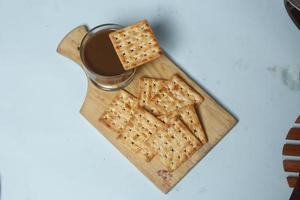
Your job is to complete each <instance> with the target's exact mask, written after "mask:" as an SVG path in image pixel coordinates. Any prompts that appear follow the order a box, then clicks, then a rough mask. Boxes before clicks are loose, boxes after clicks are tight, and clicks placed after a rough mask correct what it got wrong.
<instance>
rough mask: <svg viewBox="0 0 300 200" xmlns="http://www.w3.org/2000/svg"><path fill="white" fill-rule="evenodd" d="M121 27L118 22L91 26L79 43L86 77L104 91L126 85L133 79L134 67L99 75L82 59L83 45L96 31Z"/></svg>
mask: <svg viewBox="0 0 300 200" xmlns="http://www.w3.org/2000/svg"><path fill="white" fill-rule="evenodd" d="M120 28H122V26H121V25H118V24H103V25H99V26H96V27H95V28H92V29H91V30H89V31H88V32H87V34H86V35H85V36H84V37H83V39H82V41H81V45H80V49H79V51H80V58H81V61H82V64H83V66H82V67H83V69H84V71H85V73H86V75H87V77H88V78H89V79H90V80H91V81H92V82H93V83H94V84H95V85H96V86H97V87H98V88H100V89H102V90H106V91H115V90H119V89H121V88H124V87H126V86H127V85H128V84H129V83H130V82H131V81H132V79H133V77H134V74H135V69H131V70H126V71H124V72H123V73H121V74H119V75H113V76H106V75H101V74H98V73H96V72H94V71H93V70H92V69H91V68H90V67H89V66H88V64H87V63H86V62H85V59H84V50H85V45H86V43H87V41H88V40H89V39H90V38H91V37H92V36H93V35H94V34H95V33H97V32H99V31H103V30H107V29H109V30H117V29H120ZM102 67H111V66H102Z"/></svg>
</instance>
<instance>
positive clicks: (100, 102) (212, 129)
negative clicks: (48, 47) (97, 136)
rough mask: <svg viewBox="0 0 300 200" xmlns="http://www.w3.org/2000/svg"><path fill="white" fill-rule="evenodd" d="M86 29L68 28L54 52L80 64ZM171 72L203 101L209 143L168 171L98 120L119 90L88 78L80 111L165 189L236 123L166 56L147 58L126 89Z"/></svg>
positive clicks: (200, 110) (166, 76)
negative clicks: (143, 79) (145, 78)
mask: <svg viewBox="0 0 300 200" xmlns="http://www.w3.org/2000/svg"><path fill="white" fill-rule="evenodd" d="M86 33H87V29H86V27H85V26H79V27H77V28H75V29H73V30H72V31H71V32H69V33H68V34H67V35H66V36H65V38H64V39H63V40H62V41H61V42H60V44H59V45H58V48H57V52H58V53H60V54H62V55H64V56H66V57H68V58H70V59H72V60H73V61H75V62H76V63H78V64H79V65H82V63H81V60H80V55H79V47H80V42H81V40H82V38H83V36H84V35H85V34H86ZM173 74H179V75H180V76H181V77H182V78H184V79H185V81H186V82H187V83H188V84H190V85H191V86H193V87H194V89H195V90H196V91H198V92H199V93H200V94H201V95H202V96H203V97H204V102H203V103H202V104H201V105H200V106H199V107H198V114H199V115H200V116H201V120H202V123H203V126H204V129H205V131H206V134H207V137H208V143H207V144H205V145H204V146H203V147H202V148H200V149H199V150H198V151H197V152H196V153H194V154H193V156H192V157H190V158H189V159H188V160H187V161H186V162H184V163H183V164H182V165H181V166H180V167H179V168H178V169H176V170H175V171H174V172H168V171H167V170H166V169H165V168H164V166H163V165H162V164H161V163H160V161H159V160H158V158H157V156H155V157H154V159H152V161H151V162H145V161H144V159H143V158H142V157H140V156H139V155H137V154H135V153H132V152H131V151H130V150H128V149H127V148H126V147H125V146H124V145H123V144H122V143H121V142H119V140H117V139H116V137H115V136H116V134H115V133H114V132H113V131H112V130H110V129H108V128H107V127H106V126H105V125H103V124H102V123H100V122H99V121H98V119H99V117H100V116H101V114H102V113H103V112H104V111H105V110H106V109H107V108H108V106H109V104H110V103H111V101H112V99H113V98H114V97H115V95H116V94H117V93H118V92H106V91H102V90H100V89H98V88H97V87H95V86H94V85H93V83H92V82H91V81H88V89H87V94H86V98H85V101H84V103H83V105H82V107H81V110H80V113H81V114H82V115H83V116H84V117H85V118H86V119H87V120H88V121H89V122H90V123H91V124H92V125H93V126H94V127H95V128H96V129H98V131H99V132H100V133H102V134H103V135H104V136H105V137H106V138H107V139H108V140H109V141H110V142H111V143H112V144H113V145H114V146H115V147H116V148H117V149H118V150H119V151H120V152H121V153H122V154H123V155H124V156H126V157H127V158H128V160H130V161H131V162H132V163H133V164H134V165H135V166H136V167H137V168H138V169H139V170H140V171H141V172H142V173H143V174H144V175H145V176H146V177H148V178H149V179H150V180H151V181H152V182H153V183H154V184H155V185H156V186H157V187H158V188H159V189H160V190H161V191H162V192H164V193H167V192H168V191H169V190H170V189H171V188H172V187H173V186H174V185H175V184H176V183H177V182H178V181H179V180H180V179H181V178H182V177H183V176H184V175H185V174H186V173H187V172H188V171H189V170H190V169H191V168H192V167H193V166H194V165H195V164H196V163H198V162H199V161H200V160H201V159H202V158H203V157H204V156H205V155H206V154H207V153H208V152H209V150H210V149H212V148H213V146H214V145H216V144H217V143H218V142H219V141H220V140H221V139H222V138H223V137H224V136H225V135H226V133H227V132H228V131H229V130H230V129H231V128H232V127H233V126H234V125H235V124H236V122H237V120H236V119H235V118H234V117H233V116H232V115H231V114H230V113H229V112H228V111H226V110H225V109H224V108H223V107H222V106H220V105H219V104H218V103H217V102H216V101H215V100H214V99H213V98H212V97H210V96H209V95H208V94H207V93H206V92H205V91H204V90H203V89H202V88H201V87H200V86H199V85H197V84H196V83H195V82H194V81H193V80H191V78H189V77H188V76H187V75H186V74H185V73H184V72H183V71H182V70H181V69H180V68H179V67H178V66H176V65H175V64H174V63H173V62H172V61H171V60H170V59H169V58H168V57H167V56H162V57H160V58H159V59H157V60H155V61H152V62H149V63H147V64H145V65H144V66H142V67H139V68H138V69H137V71H136V74H135V78H134V80H133V81H132V82H131V83H130V84H129V85H128V86H127V87H126V88H125V90H127V91H129V92H130V93H132V94H134V95H136V96H137V93H138V79H139V77H141V76H148V77H153V78H164V79H169V78H170V77H171V76H172V75H173Z"/></svg>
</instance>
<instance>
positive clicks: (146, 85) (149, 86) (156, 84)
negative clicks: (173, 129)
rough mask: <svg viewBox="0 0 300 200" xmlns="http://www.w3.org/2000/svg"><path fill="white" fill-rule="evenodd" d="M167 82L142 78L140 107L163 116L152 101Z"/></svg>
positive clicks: (140, 81) (140, 83) (140, 82)
mask: <svg viewBox="0 0 300 200" xmlns="http://www.w3.org/2000/svg"><path fill="white" fill-rule="evenodd" d="M166 82H167V81H166V80H162V79H154V78H146V77H141V78H140V80H139V105H140V106H141V107H143V108H145V109H146V110H147V111H149V112H151V113H152V114H154V115H156V116H157V115H161V112H160V111H159V109H158V108H157V107H156V106H155V105H154V104H153V103H152V102H151V101H150V100H151V98H152V97H154V96H155V95H156V94H157V93H158V92H159V90H160V89H161V88H162V87H163V86H164V85H165V83H166Z"/></svg>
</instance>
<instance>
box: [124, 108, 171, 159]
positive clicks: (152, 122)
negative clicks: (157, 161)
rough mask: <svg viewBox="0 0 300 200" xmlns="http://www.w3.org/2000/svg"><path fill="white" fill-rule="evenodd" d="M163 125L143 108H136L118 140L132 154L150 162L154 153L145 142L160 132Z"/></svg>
mask: <svg viewBox="0 0 300 200" xmlns="http://www.w3.org/2000/svg"><path fill="white" fill-rule="evenodd" d="M163 127H165V124H164V123H163V122H161V121H160V120H159V119H157V118H156V117H155V116H153V115H152V114H151V113H149V112H147V111H146V110H145V109H143V108H139V107H138V108H136V111H135V114H134V116H133V118H131V120H130V122H129V123H128V124H127V126H126V127H125V129H124V131H123V133H122V134H121V137H120V139H122V141H123V143H124V144H125V145H126V146H127V147H129V148H130V149H131V150H132V151H134V152H139V151H141V153H142V154H143V156H144V158H145V160H146V161H147V162H148V161H150V160H151V159H152V158H153V157H154V156H155V154H156V152H155V151H154V150H153V149H152V148H151V146H149V145H148V144H147V141H148V140H149V139H150V138H151V137H153V135H156V134H157V133H158V131H159V130H162V129H163Z"/></svg>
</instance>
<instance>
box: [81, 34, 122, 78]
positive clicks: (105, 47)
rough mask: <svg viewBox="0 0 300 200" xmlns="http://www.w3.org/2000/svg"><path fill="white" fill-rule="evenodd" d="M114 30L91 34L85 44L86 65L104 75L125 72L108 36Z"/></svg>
mask: <svg viewBox="0 0 300 200" xmlns="http://www.w3.org/2000/svg"><path fill="white" fill-rule="evenodd" d="M113 31H114V30H113V29H106V30H101V31H98V32H96V33H94V34H93V35H91V36H90V37H89V38H88V40H87V41H86V42H85V44H84V46H83V52H82V53H83V60H82V61H83V63H84V65H85V66H86V67H87V68H88V69H89V70H91V71H93V72H95V73H96V74H99V75H102V76H114V75H119V74H122V73H124V72H125V70H124V68H123V66H122V64H121V62H120V60H119V58H118V55H117V53H116V52H115V49H114V47H113V45H112V43H111V41H110V39H109V36H108V34H109V33H111V32H113Z"/></svg>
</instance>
